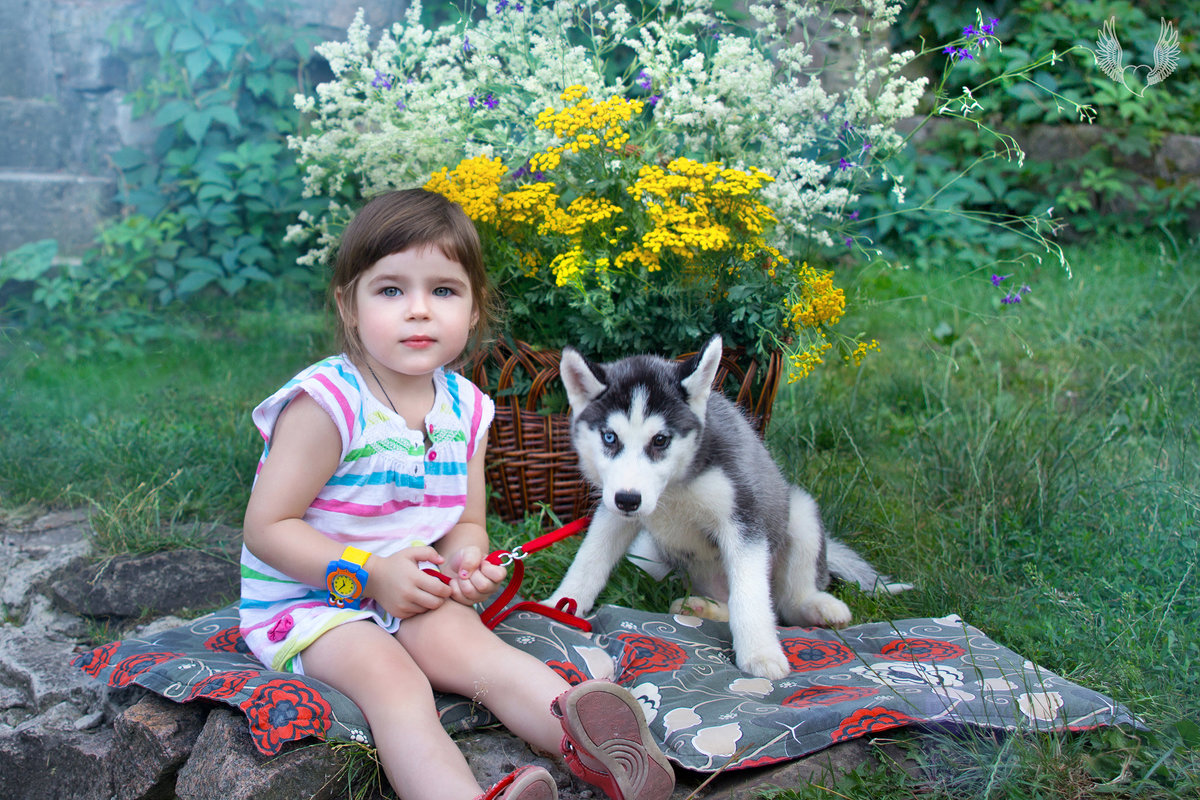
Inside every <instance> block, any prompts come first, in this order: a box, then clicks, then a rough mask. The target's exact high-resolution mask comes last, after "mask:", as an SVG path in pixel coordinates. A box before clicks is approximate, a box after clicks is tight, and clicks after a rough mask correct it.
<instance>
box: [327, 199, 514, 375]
mask: <svg viewBox="0 0 1200 800" xmlns="http://www.w3.org/2000/svg"><path fill="white" fill-rule="evenodd" d="M426 247H436V248H437V249H438V250H440V251H441V253H442V255H444V256H445V257H446V258H449V259H451V260H452V261H457V262H458V263H459V264H462V266H463V269H464V270H466V273H467V279H468V280H469V281H470V282H471V301H472V303H473V305H474V308H475V310H476V311H477V312H478V313H479V321H478V322H477V323H476V325H475V328H474V329H473V330H472V332H471V340H470V344H469V345H468V350H469V355H473V354H474V353H475V352H476V351H477V350H478V349H479V348H480V347H481V346H482V345H484V344H485V343H486V342H487V337H488V335H489V333H490V331H491V328H492V326H493V325H494V324H495V322H496V319H497V317H498V310H497V305H496V301H495V295H494V293H493V292H492V289H491V286H490V283H489V281H488V275H487V270H485V269H484V266H483V248H482V246H481V245H480V242H479V233H478V232H477V231H476V230H475V224H474V223H473V222H471V218H470V217H468V216H467V215H466V213H465V212H464V211H463V210H462V207H461V206H459V205H458V204H457V203H454V202H451V201H450V200H447V199H446V198H445V197H443V196H442V195H440V194H437V193H436V192H430V191H427V190H425V189H402V190H398V191H393V192H387V193H385V194H381V195H377V196H375V197H373V198H371V199H370V200H369V201H367V203H366V205H364V206H363V207H362V208H361V209H360V210H359V212H358V213H357V214H355V215H354V219H352V220H351V221H350V224H349V225H347V226H346V229H345V231H343V232H342V241H341V243H340V244H339V246H338V251H337V256H336V257H335V258H334V263H333V280H332V281H331V283H330V301H331V302H332V303H333V305H334V308H336V309H337V316H338V331H337V334H338V345H339V347H341V349H342V352H344V353H346V354H347V355H348V356H350V358H351V360H353V361H355V362H359V363H361V362H362V361H363V360H364V355H365V354H364V352H363V347H362V341H361V340H360V339H359V337H358V331H357V329H355V328H354V327H353V326H352V325H350V323H349V322H348V319H347V318H348V317H352V316H353V315H354V314H355V313H356V311H357V309H356V308H355V307H354V289H355V287H356V285H357V284H358V279H359V277H360V276H361V275H362V274H363V273H364V272H366V271H367V270H368V269H370V268H371V266H372V265H373V264H375V262H377V261H379V259H381V258H385V257H387V256H390V255H392V254H393V253H399V252H402V251H404V250H408V249H409V248H418V249H422V248H426ZM339 292H340V295H341V301H342V303H343V304H346V305H345V308H344V309H343V307H342V306H341V305H339V304H338V302H337V299H338V295H339Z"/></svg>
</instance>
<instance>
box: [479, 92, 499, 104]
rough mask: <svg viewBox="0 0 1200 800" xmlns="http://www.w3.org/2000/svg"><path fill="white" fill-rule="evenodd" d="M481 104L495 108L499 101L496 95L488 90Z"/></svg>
mask: <svg viewBox="0 0 1200 800" xmlns="http://www.w3.org/2000/svg"><path fill="white" fill-rule="evenodd" d="M483 104H484V105H485V106H487V107H488V108H495V107H496V106H498V105H500V101H499V100H497V99H496V95H494V94H492V93H491V92H488V96H487V97H486V98H485V99H484V101H483Z"/></svg>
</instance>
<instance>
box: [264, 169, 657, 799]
mask: <svg viewBox="0 0 1200 800" xmlns="http://www.w3.org/2000/svg"><path fill="white" fill-rule="evenodd" d="M332 292H333V299H334V301H335V302H336V306H337V312H338V322H339V325H338V328H339V339H340V342H339V344H340V345H341V347H342V348H343V349H344V352H343V354H342V355H339V356H334V357H332V358H327V359H325V360H324V361H321V362H319V363H317V364H314V365H312V366H311V367H309V368H308V369H306V370H304V371H303V372H301V373H300V374H298V375H297V376H296V377H294V378H293V379H292V380H290V381H288V382H287V384H285V385H284V387H283V388H282V389H280V390H279V391H277V392H276V393H275V394H273V395H271V397H269V398H267V400H265V401H264V402H263V403H262V404H261V405H259V406H258V408H256V409H255V410H254V414H253V418H254V422H255V425H256V426H257V427H258V429H259V431H260V432H261V433H262V435H263V438H264V439H265V440H266V445H265V447H264V450H263V455H262V459H261V460H260V461H259V466H258V476H257V478H256V479H255V483H254V489H253V491H252V493H251V495H250V502H249V505H248V506H247V508H246V519H245V534H244V535H245V546H244V547H243V549H242V600H241V631H242V636H243V637H244V638H245V640H246V643H247V644H248V645H249V647H250V649H251V650H253V651H254V654H255V655H256V656H258V658H260V659H261V660H262V662H263V663H264V664H266V665H267V666H268V667H270V668H272V669H276V670H284V671H291V672H295V673H299V674H304V675H309V676H312V677H314V678H317V679H319V680H321V681H324V682H325V683H327V684H329V685H330V686H333V687H335V688H337V689H338V690H340V691H341V692H342V693H344V694H346V695H347V696H348V697H350V699H351V700H353V701H354V702H355V703H356V704H358V706H359V708H361V709H362V711H363V713H364V714H365V715H366V717H367V721H368V722H369V723H370V726H371V731H372V733H373V735H374V738H375V744H376V746H377V748H378V752H379V757H380V760H381V762H382V763H383V768H384V771H385V772H386V774H387V777H388V780H389V781H390V782H391V784H392V786H393V787H394V788H395V790H396V792H397V793H398V794H399V795H400V796H401V797H402V798H403V800H425V799H426V798H428V800H472V799H473V798H483V799H485V800H491V798H506V799H507V800H517V798H520V800H553V798H556V797H557V796H558V790H557V787H556V786H555V782H554V779H553V778H552V777H551V776H550V774H549V773H548V772H547V771H546V770H544V769H542V768H540V767H534V766H526V767H523V768H521V769H518V770H516V771H515V772H513V773H512V774H510V775H508V776H507V777H505V778H504V779H503V780H501V781H500V782H499V783H497V784H496V785H495V786H493V787H491V789H489V790H488V791H487V792H484V791H483V790H482V789H481V787H480V786H479V784H478V783H477V782H476V780H475V778H474V776H473V775H472V773H471V771H470V769H469V768H468V766H467V763H466V760H465V759H464V758H463V756H462V754H461V753H460V752H459V751H458V748H457V747H456V746H455V744H454V742H453V740H452V739H451V738H450V737H449V736H448V735H447V734H446V732H445V731H444V729H443V728H442V726H441V724H440V722H439V720H438V714H437V710H436V708H435V706H434V700H433V691H434V690H438V691H442V692H454V693H457V694H460V695H463V696H465V697H469V698H472V699H473V700H475V701H476V702H479V703H482V704H483V705H484V706H486V707H487V708H488V710H490V711H491V712H492V713H494V714H495V715H496V716H497V717H498V718H499V719H500V720H501V721H502V722H503V723H504V724H505V725H506V726H507V727H508V728H509V729H510V730H511V731H513V732H514V733H515V734H517V735H518V736H520V737H521V738H522V739H524V740H525V741H526V742H528V743H529V744H530V745H531V746H532V747H534V748H537V749H539V750H542V751H547V752H555V751H558V750H560V749H561V752H562V753H563V754H564V756H565V757H566V761H567V764H568V766H569V767H570V768H571V770H572V771H573V772H574V773H575V774H576V775H578V776H579V777H581V778H582V779H584V780H586V781H588V782H589V783H592V784H595V785H597V786H599V787H600V788H602V789H603V790H604V791H605V792H607V794H608V795H609V796H610V797H612V798H613V799H614V800H666V798H668V797H669V796H670V794H671V792H672V790H673V788H674V773H673V771H672V769H671V766H670V763H669V762H668V761H667V760H666V758H665V756H664V755H663V753H662V751H661V750H660V749H659V748H658V746H657V745H656V744H655V743H654V740H653V739H652V738H651V737H650V734H649V731H648V729H647V727H646V723H645V719H644V717H643V715H642V713H641V709H640V707H639V706H638V704H637V702H636V701H635V700H634V699H633V697H632V696H631V695H630V694H629V693H628V692H627V691H625V690H624V689H623V688H621V687H619V686H617V685H616V684H613V683H611V682H607V681H588V682H585V683H582V684H579V685H577V686H575V687H571V686H570V685H569V684H567V683H566V681H564V680H563V679H562V678H561V677H560V676H559V675H558V674H557V673H556V672H554V671H553V670H551V669H550V668H549V667H548V666H546V665H545V664H544V663H542V662H541V661H539V660H538V659H536V658H534V657H533V656H532V655H530V654H528V653H525V652H523V651H521V650H518V649H516V648H514V647H512V646H510V645H508V644H506V643H505V642H503V641H502V640H501V639H499V638H498V637H497V636H496V635H495V634H493V633H492V632H491V631H490V630H488V629H487V628H486V627H485V626H484V625H483V623H482V621H481V620H480V618H479V615H478V614H477V613H476V612H475V610H474V608H473V607H472V604H473V603H475V602H478V601H480V600H483V599H484V598H486V597H488V596H489V595H490V594H491V593H492V592H493V591H494V590H495V589H496V588H497V587H498V586H499V584H500V583H501V582H502V581H503V580H504V578H505V575H506V570H505V569H504V567H502V566H498V565H495V564H492V563H490V562H488V561H486V560H485V559H484V555H485V554H486V552H487V551H488V538H487V532H486V530H485V528H484V516H485V485H484V451H485V448H486V445H487V430H488V424H489V423H490V421H491V419H492V414H493V410H494V406H493V404H492V401H491V399H490V398H488V397H487V396H486V395H485V394H483V393H482V392H480V390H479V389H478V388H476V387H475V386H474V385H473V384H472V383H471V382H470V381H468V380H466V379H465V378H463V377H462V376H460V375H458V374H456V373H454V372H450V371H447V370H446V369H444V368H445V367H446V365H449V364H453V363H454V362H455V361H456V360H457V359H458V358H459V357H460V356H461V355H462V353H463V352H464V350H465V349H466V348H467V345H468V343H469V342H470V341H471V339H472V338H473V334H475V335H476V336H479V335H482V334H483V333H485V332H486V330H487V327H488V325H489V323H490V322H491V318H492V312H491V304H492V299H491V295H490V292H489V289H488V285H487V278H486V273H485V271H484V268H483V260H482V254H481V248H480V243H479V238H478V235H477V233H476V231H475V228H474V226H473V225H472V223H471V220H470V219H469V218H468V217H467V216H466V214H464V213H463V211H462V209H461V208H459V207H458V206H457V205H455V204H454V203H451V202H449V201H448V200H446V199H445V198H443V197H442V196H441V195H437V194H434V193H431V192H427V191H424V190H419V189H417V190H408V191H398V192H391V193H388V194H384V195H381V196H379V197H377V198H375V199H373V200H371V201H370V202H369V203H367V204H366V205H365V206H364V207H363V208H362V210H361V211H360V212H359V213H358V214H357V215H356V216H355V218H354V220H353V221H352V222H351V223H350V224H349V225H348V226H347V228H346V230H345V233H344V235H343V238H342V241H341V246H340V248H339V250H338V254H337V260H336V264H335V267H334V276H333V284H332ZM431 572H437V573H440V575H435V574H431Z"/></svg>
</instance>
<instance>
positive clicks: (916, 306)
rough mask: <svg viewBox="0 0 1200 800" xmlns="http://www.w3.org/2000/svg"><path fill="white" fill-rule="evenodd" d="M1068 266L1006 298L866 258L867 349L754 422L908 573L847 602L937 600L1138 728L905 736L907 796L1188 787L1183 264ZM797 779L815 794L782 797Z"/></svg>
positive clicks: (916, 609) (1188, 317)
mask: <svg viewBox="0 0 1200 800" xmlns="http://www.w3.org/2000/svg"><path fill="white" fill-rule="evenodd" d="M1195 256H1196V253H1195V252H1193V253H1192V254H1191V257H1192V258H1193V259H1194V258H1195ZM1072 260H1073V262H1074V276H1073V277H1071V278H1068V277H1067V276H1066V275H1065V274H1063V273H1061V272H1059V271H1057V269H1056V268H1047V269H1044V270H1042V271H1040V272H1039V273H1038V274H1037V275H1036V280H1035V281H1034V283H1033V285H1034V291H1033V293H1031V294H1028V295H1026V298H1025V302H1023V303H1022V304H1021V305H1020V306H1017V307H1009V306H1003V305H1002V304H1000V303H998V302H997V300H998V297H999V295H998V294H997V293H993V292H990V291H989V290H990V289H991V286H990V283H989V273H987V272H984V271H981V272H979V273H977V274H975V275H973V276H969V277H968V279H967V280H963V279H961V278H959V277H956V278H955V279H954V280H949V279H947V278H946V277H945V276H938V275H925V274H914V273H882V272H879V273H871V272H869V271H868V272H867V273H866V274H863V275H861V276H859V277H858V279H857V281H856V285H857V287H858V289H859V290H860V291H861V292H862V293H863V296H862V297H861V298H860V302H858V303H857V304H854V305H855V307H856V308H858V309H860V311H859V317H858V320H857V321H858V322H859V323H860V324H861V325H862V326H863V327H864V328H865V329H867V330H869V331H871V333H872V335H875V336H877V337H878V338H879V339H880V341H881V342H883V343H884V350H883V352H882V353H881V354H879V356H878V357H877V359H876V362H875V363H870V362H867V363H865V364H864V365H863V366H862V368H861V369H859V370H850V369H844V370H841V371H836V370H835V371H827V372H825V373H823V374H821V375H819V376H818V375H814V377H815V378H816V379H815V380H813V379H809V380H808V381H806V382H804V383H803V384H800V385H797V386H795V387H792V388H791V390H790V391H788V392H786V393H785V394H784V398H783V400H782V402H781V404H780V406H779V407H778V409H777V413H776V415H775V417H774V421H773V423H772V426H773V428H772V431H771V434H770V438H769V441H770V444H771V445H772V446H773V448H774V449H775V452H776V453H777V454H778V455H779V456H780V461H781V462H782V463H785V464H790V465H793V473H794V474H793V477H794V478H795V479H796V480H797V481H798V482H801V483H806V484H807V485H808V486H809V487H810V489H812V490H813V491H814V492H815V494H816V495H817V496H818V497H820V498H822V499H823V500H824V501H825V505H824V508H825V513H826V517H827V521H828V522H829V523H830V527H831V528H832V529H833V530H834V531H836V532H838V534H839V535H841V536H842V537H843V538H846V539H847V540H849V541H853V542H854V543H855V544H856V545H857V546H859V547H860V548H862V549H863V550H865V551H867V552H869V553H870V554H871V556H872V558H873V559H874V560H875V561H876V562H877V563H879V564H880V565H881V566H883V567H885V568H886V569H887V570H888V571H890V572H891V574H893V575H897V576H899V577H901V578H903V579H904V580H908V581H912V582H915V583H916V584H917V585H918V589H917V590H916V591H914V592H912V593H911V594H909V595H906V596H901V597H899V598H890V599H888V600H887V601H886V604H882V603H877V602H875V601H873V600H870V599H868V598H856V599H855V600H854V602H855V604H856V606H857V608H856V610H857V611H858V612H859V614H860V615H862V616H895V615H909V616H923V615H934V616H937V615H942V614H945V613H948V612H957V613H959V614H961V615H963V616H964V617H965V618H966V619H967V620H968V621H969V622H971V623H972V624H974V625H976V626H978V627H981V628H982V629H984V630H985V631H986V632H988V633H989V634H990V635H992V636H993V637H994V638H996V639H997V640H999V641H1000V642H1002V643H1003V644H1005V645H1007V646H1009V647H1011V648H1012V649H1014V650H1016V651H1017V652H1019V653H1022V654H1023V655H1025V656H1027V657H1029V658H1030V659H1031V660H1033V661H1035V662H1037V663H1039V664H1042V665H1043V666H1046V667H1048V668H1050V669H1052V670H1054V671H1056V672H1058V673H1060V674H1063V675H1064V676H1066V677H1068V678H1071V679H1072V680H1075V681H1077V682H1080V683H1083V684H1085V685H1087V686H1089V687H1091V688H1094V689H1097V690H1099V691H1102V692H1105V693H1107V694H1109V695H1111V696H1113V697H1115V698H1117V699H1118V700H1120V701H1121V702H1123V703H1126V704H1127V705H1128V706H1129V707H1130V708H1131V709H1132V710H1134V711H1135V713H1138V714H1140V715H1142V717H1143V719H1145V720H1146V721H1147V723H1148V724H1149V726H1150V728H1151V731H1150V733H1148V734H1145V735H1142V734H1138V735H1136V736H1127V735H1125V734H1123V733H1120V732H1116V731H1109V732H1104V733H1098V734H1091V735H1088V736H1071V737H1053V736H1051V737H1037V738H1034V739H1003V738H1002V739H999V740H993V739H988V738H987V737H982V738H981V737H978V736H975V737H963V738H962V739H960V740H954V739H949V738H947V739H944V740H942V741H941V742H940V743H939V746H938V747H936V748H934V749H933V750H930V749H929V740H928V739H925V740H923V742H922V747H923V750H922V756H923V759H924V760H925V761H926V762H927V763H931V764H933V767H934V769H933V772H934V773H935V775H936V776H937V777H935V778H931V779H930V781H928V782H926V783H925V784H923V785H922V788H921V791H922V794H924V793H925V792H931V793H932V796H948V797H979V796H988V797H1038V796H1049V797H1058V796H1079V797H1091V796H1096V795H1099V794H1105V795H1108V794H1116V795H1117V796H1139V795H1146V796H1180V797H1194V796H1197V794H1200V759H1197V757H1196V755H1195V749H1196V747H1197V746H1200V728H1198V727H1197V725H1196V721H1197V717H1198V715H1200V636H1198V635H1197V628H1198V626H1197V620H1200V590H1198V589H1197V587H1198V586H1200V579H1198V576H1197V562H1198V561H1200V349H1198V345H1200V327H1198V325H1197V323H1198V322H1200V314H1197V312H1196V307H1197V303H1196V301H1197V295H1198V291H1197V290H1198V288H1200V271H1197V270H1196V269H1195V268H1194V266H1192V263H1193V262H1192V261H1187V260H1177V259H1176V258H1175V256H1174V254H1171V255H1170V256H1168V255H1167V254H1166V253H1165V252H1163V251H1161V250H1159V249H1158V248H1156V247H1154V245H1153V243H1152V242H1146V241H1141V242H1121V241H1111V242H1105V243H1103V245H1101V246H1095V247H1091V248H1077V249H1076V250H1075V251H1074V252H1072ZM881 288H882V289H883V291H880V289H881ZM888 295H891V296H890V297H889V296H888ZM939 767H940V768H939ZM905 780H907V779H902V778H900V777H898V776H897V775H896V774H895V771H891V772H890V773H888V774H887V775H875V776H870V777H867V776H863V775H857V776H854V777H852V778H848V779H846V780H844V781H842V782H841V783H840V784H838V785H837V786H835V785H834V783H830V784H829V785H828V786H827V787H825V788H826V789H829V790H831V791H834V790H836V792H837V793H840V794H843V795H848V796H855V797H866V796H879V795H880V793H882V796H892V795H897V796H908V794H907V793H908V792H910V791H912V787H911V786H910V787H907V788H906V787H905V786H901V785H900V784H903V783H904V782H905ZM835 783H836V782H835ZM855 787H857V788H855ZM889 787H890V788H889ZM822 791H823V790H822ZM813 792H815V794H813ZM810 795H811V796H832V795H826V794H822V792H821V791H817V790H815V789H812V790H810V791H808V792H807V793H800V794H796V793H790V794H789V793H784V794H783V795H781V796H783V797H797V796H804V797H808V796H810Z"/></svg>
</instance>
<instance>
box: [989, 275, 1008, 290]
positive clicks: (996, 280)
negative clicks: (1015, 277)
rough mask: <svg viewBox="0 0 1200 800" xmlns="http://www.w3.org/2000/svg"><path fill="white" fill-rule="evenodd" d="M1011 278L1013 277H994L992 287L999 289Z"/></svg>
mask: <svg viewBox="0 0 1200 800" xmlns="http://www.w3.org/2000/svg"><path fill="white" fill-rule="evenodd" d="M1010 277H1011V276H1010V275H992V286H997V287H998V286H999V285H1000V284H1002V283H1004V281H1006V280H1008V279H1009V278H1010Z"/></svg>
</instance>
